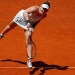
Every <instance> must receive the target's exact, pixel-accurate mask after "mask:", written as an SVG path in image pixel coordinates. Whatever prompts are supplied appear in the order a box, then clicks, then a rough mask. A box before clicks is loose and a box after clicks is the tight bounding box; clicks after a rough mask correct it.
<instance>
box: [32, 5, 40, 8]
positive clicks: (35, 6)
mask: <svg viewBox="0 0 75 75" xmlns="http://www.w3.org/2000/svg"><path fill="white" fill-rule="evenodd" d="M31 8H33V9H39V6H38V5H34V6H31Z"/></svg>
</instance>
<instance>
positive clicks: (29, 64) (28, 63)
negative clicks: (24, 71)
mask: <svg viewBox="0 0 75 75" xmlns="http://www.w3.org/2000/svg"><path fill="white" fill-rule="evenodd" d="M27 66H28V68H32V62H31V61H29V60H28V61H27Z"/></svg>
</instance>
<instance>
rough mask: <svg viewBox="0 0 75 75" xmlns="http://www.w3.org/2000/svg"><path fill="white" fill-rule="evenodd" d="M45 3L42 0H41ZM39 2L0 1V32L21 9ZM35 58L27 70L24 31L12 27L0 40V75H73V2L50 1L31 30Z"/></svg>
mask: <svg viewBox="0 0 75 75" xmlns="http://www.w3.org/2000/svg"><path fill="white" fill-rule="evenodd" d="M44 1H45V0H44ZM44 1H43V0H30V1H28V0H5V1H3V0H0V32H1V31H2V30H3V29H4V27H5V26H6V25H8V24H9V23H10V21H11V20H12V19H13V18H14V16H15V15H16V14H17V12H18V11H19V10H21V9H26V8H28V7H30V6H33V5H41V3H43V2H44ZM33 41H34V42H35V44H36V47H37V56H36V58H34V59H33V63H32V64H33V67H34V68H32V69H28V68H27V65H26V62H27V55H26V46H25V45H26V44H25V36H24V30H23V29H22V28H20V27H19V26H16V27H14V26H13V27H12V29H11V30H9V31H8V32H6V33H5V35H4V38H2V39H1V40H0V75H75V0H51V8H50V10H49V12H48V13H47V17H46V18H44V19H43V20H42V21H41V22H40V23H39V24H38V25H37V26H36V28H35V32H34V34H33Z"/></svg>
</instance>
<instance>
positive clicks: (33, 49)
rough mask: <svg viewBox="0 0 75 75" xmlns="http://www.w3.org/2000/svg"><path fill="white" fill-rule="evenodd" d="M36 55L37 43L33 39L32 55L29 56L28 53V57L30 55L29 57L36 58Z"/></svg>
mask: <svg viewBox="0 0 75 75" xmlns="http://www.w3.org/2000/svg"><path fill="white" fill-rule="evenodd" d="M36 55H37V53H36V45H35V43H34V42H33V41H32V49H31V57H29V56H28V53H27V57H28V59H34V58H35V57H36Z"/></svg>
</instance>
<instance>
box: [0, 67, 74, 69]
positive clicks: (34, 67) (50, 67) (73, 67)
mask: <svg viewBox="0 0 75 75" xmlns="http://www.w3.org/2000/svg"><path fill="white" fill-rule="evenodd" d="M1 68H5V69H6V68H8V69H9V68H10V69H12V68H28V67H0V69H1ZM32 68H53V67H32ZM58 68H59V67H58ZM61 68H62V67H61ZM67 68H68V69H75V67H67Z"/></svg>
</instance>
